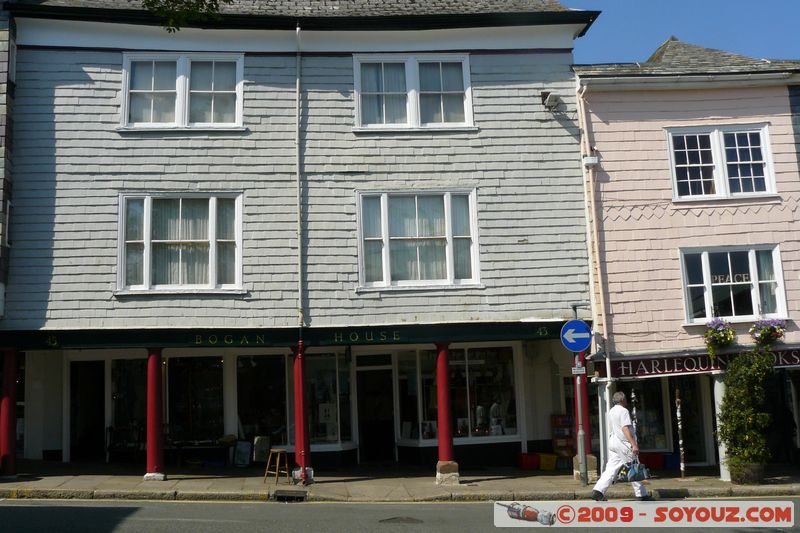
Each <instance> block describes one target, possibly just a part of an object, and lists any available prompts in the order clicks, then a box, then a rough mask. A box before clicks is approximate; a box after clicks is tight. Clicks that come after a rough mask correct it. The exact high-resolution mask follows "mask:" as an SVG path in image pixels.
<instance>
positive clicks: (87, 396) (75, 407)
mask: <svg viewBox="0 0 800 533" xmlns="http://www.w3.org/2000/svg"><path fill="white" fill-rule="evenodd" d="M105 442H106V432H105V362H104V361H73V362H72V363H71V364H70V457H71V460H72V461H102V460H104V459H105Z"/></svg>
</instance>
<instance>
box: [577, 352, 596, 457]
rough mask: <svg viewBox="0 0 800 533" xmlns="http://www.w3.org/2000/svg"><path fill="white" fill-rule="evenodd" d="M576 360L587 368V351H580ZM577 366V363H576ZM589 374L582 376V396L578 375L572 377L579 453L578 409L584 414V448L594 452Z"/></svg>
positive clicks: (588, 452)
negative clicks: (579, 389)
mask: <svg viewBox="0 0 800 533" xmlns="http://www.w3.org/2000/svg"><path fill="white" fill-rule="evenodd" d="M575 361H576V362H580V365H581V366H582V367H584V368H586V351H583V352H580V353H579V354H578V356H577V357H576V358H575ZM575 366H577V365H575ZM588 375H589V374H588V373H587V374H583V375H582V376H581V391H580V396H579V395H578V376H577V375H576V376H575V377H574V378H573V379H572V384H573V390H574V391H575V392H574V395H573V402H572V403H573V407H574V411H575V412H574V415H575V418H574V420H575V433H574V435H575V453H578V409H580V410H581V412H582V414H583V433H584V435H583V437H584V440H583V442H584V444H585V447H584V450H586V454H587V455H588V454H591V453H592V432H591V424H590V422H589V381H588V378H587V376H588Z"/></svg>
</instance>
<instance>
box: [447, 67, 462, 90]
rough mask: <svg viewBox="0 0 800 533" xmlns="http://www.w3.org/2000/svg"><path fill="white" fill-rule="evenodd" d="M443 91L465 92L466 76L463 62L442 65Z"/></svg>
mask: <svg viewBox="0 0 800 533" xmlns="http://www.w3.org/2000/svg"><path fill="white" fill-rule="evenodd" d="M442 90H443V91H445V92H454V91H458V92H464V74H463V70H462V68H461V62H457V63H442Z"/></svg>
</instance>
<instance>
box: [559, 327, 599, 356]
mask: <svg viewBox="0 0 800 533" xmlns="http://www.w3.org/2000/svg"><path fill="white" fill-rule="evenodd" d="M561 344H563V345H564V348H566V349H567V350H569V351H570V352H582V351H584V350H585V349H586V348H588V347H589V345H590V344H592V328H590V327H589V324H587V323H586V322H584V321H583V320H570V321H569V322H567V323H566V324H564V327H563V328H561Z"/></svg>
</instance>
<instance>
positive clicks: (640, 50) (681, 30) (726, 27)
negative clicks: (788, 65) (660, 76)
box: [560, 0, 800, 63]
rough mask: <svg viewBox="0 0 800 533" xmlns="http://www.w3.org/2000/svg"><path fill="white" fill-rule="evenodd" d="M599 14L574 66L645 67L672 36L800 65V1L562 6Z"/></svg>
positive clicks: (578, 0)
mask: <svg viewBox="0 0 800 533" xmlns="http://www.w3.org/2000/svg"><path fill="white" fill-rule="evenodd" d="M560 2H561V4H562V5H563V6H565V7H568V8H572V9H587V10H593V11H601V12H602V13H601V14H600V16H599V17H598V18H597V20H595V22H594V24H592V26H591V27H590V28H589V31H588V32H586V35H584V36H583V37H580V38H578V39H577V40H576V41H575V51H574V55H575V63H624V62H636V61H638V62H642V61H645V60H646V59H647V58H648V57H650V54H652V53H653V52H654V51H655V49H656V48H658V47H659V46H660V45H661V44H662V43H663V42H664V41H666V40H667V39H668V38H669V37H670V36H671V35H674V36H675V37H677V38H678V39H680V40H681V41H684V42H687V43H691V44H696V45H700V46H704V47H706V48H716V49H719V50H725V51H726V52H732V53H735V54H741V55H746V56H750V57H755V58H758V59H796V60H800V30H799V29H798V28H800V0H560Z"/></svg>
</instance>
